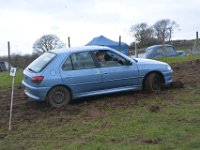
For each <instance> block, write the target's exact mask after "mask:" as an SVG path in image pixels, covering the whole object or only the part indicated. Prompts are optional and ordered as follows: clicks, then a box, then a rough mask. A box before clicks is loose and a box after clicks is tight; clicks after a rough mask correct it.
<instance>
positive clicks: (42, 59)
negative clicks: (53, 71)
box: [28, 52, 56, 72]
mask: <svg viewBox="0 0 200 150" xmlns="http://www.w3.org/2000/svg"><path fill="white" fill-rule="evenodd" d="M55 56H56V54H55V53H50V52H47V53H44V54H42V55H41V56H39V57H38V58H37V59H36V60H34V61H33V62H32V63H31V64H30V65H29V66H28V69H29V70H30V71H32V72H40V71H42V70H43V69H44V68H45V67H46V66H47V65H48V64H49V63H50V62H51V61H52V60H53V58H54V57H55Z"/></svg>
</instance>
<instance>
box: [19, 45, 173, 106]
mask: <svg viewBox="0 0 200 150" xmlns="http://www.w3.org/2000/svg"><path fill="white" fill-rule="evenodd" d="M172 73H173V71H172V69H171V67H170V66H169V65H168V64H166V63H163V62H159V61H155V60H148V59H136V58H135V59H133V58H130V57H128V56H126V55H124V54H122V53H120V52H118V51H116V50H114V49H111V48H108V47H104V46H83V47H76V48H69V49H59V50H54V51H50V52H46V53H44V54H43V55H41V56H40V57H38V58H37V59H36V60H34V61H33V62H32V63H31V64H30V65H29V66H28V67H27V68H26V69H25V70H24V79H23V81H22V83H23V85H24V86H25V94H26V95H27V96H28V97H30V98H31V99H33V100H46V101H47V102H48V103H49V104H50V105H52V106H53V107H61V106H64V105H66V104H68V103H69V102H70V101H71V100H72V99H76V98H80V97H85V96H92V95H100V94H107V93H114V92H121V91H129V90H141V89H145V90H149V91H155V90H160V89H161V87H162V86H164V85H169V84H170V83H172Z"/></svg>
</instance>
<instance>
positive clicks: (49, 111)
mask: <svg viewBox="0 0 200 150" xmlns="http://www.w3.org/2000/svg"><path fill="white" fill-rule="evenodd" d="M171 66H172V68H173V70H174V77H173V78H174V81H179V82H178V83H182V85H178V87H177V85H174V86H172V87H169V88H166V89H164V90H163V91H161V92H158V93H153V94H147V93H143V92H141V91H138V92H125V93H120V94H112V95H104V96H99V97H90V98H84V99H79V100H77V101H75V102H72V103H71V104H69V105H68V106H66V107H64V108H59V109H53V108H50V107H48V106H47V105H46V103H45V102H31V101H28V100H27V99H26V98H25V97H24V93H23V88H21V87H16V88H15V93H14V106H13V119H12V120H13V122H12V124H13V127H14V128H15V127H17V125H18V124H19V123H20V122H28V123H31V122H34V121H35V120H37V119H42V118H46V117H50V116H56V115H59V114H60V113H63V114H68V115H78V114H80V113H82V112H84V116H85V118H90V117H96V116H101V115H103V111H102V110H105V109H118V108H127V107H133V106H134V105H137V104H138V103H139V101H140V100H141V99H145V98H155V97H159V98H162V99H163V100H169V101H170V100H171V97H170V91H172V90H177V91H178V90H179V91H180V92H182V91H181V89H180V87H181V86H183V88H186V87H196V86H197V85H198V84H199V83H200V60H195V61H188V62H185V63H181V64H173V65H171ZM10 95H11V89H0V128H7V127H8V118H9V109H10ZM150 109H151V111H157V110H158V109H159V107H156V106H155V108H154V107H152V108H150ZM59 119H60V121H63V120H62V118H59ZM64 121H67V120H64Z"/></svg>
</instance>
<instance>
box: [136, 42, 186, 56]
mask: <svg viewBox="0 0 200 150" xmlns="http://www.w3.org/2000/svg"><path fill="white" fill-rule="evenodd" d="M185 55H186V53H185V52H184V51H182V50H176V49H175V47H174V46H173V45H170V44H165V45H153V46H150V47H148V48H146V50H145V53H142V54H139V56H138V57H139V58H147V59H154V58H160V57H175V56H185Z"/></svg>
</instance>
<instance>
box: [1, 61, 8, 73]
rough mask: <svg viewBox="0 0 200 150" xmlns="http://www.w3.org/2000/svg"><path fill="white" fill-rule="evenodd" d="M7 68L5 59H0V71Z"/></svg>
mask: <svg viewBox="0 0 200 150" xmlns="http://www.w3.org/2000/svg"><path fill="white" fill-rule="evenodd" d="M8 70H9V63H8V62H6V61H0V72H3V71H8Z"/></svg>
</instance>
